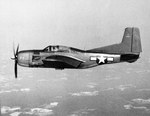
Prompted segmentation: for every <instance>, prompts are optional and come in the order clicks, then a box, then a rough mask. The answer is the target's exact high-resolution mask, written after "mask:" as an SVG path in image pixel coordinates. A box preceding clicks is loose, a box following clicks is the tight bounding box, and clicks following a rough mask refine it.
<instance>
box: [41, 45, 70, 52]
mask: <svg viewBox="0 0 150 116" xmlns="http://www.w3.org/2000/svg"><path fill="white" fill-rule="evenodd" d="M44 51H45V52H65V51H69V50H68V48H67V47H64V46H48V47H46V48H45V49H44Z"/></svg>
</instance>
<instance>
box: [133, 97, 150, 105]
mask: <svg viewBox="0 0 150 116" xmlns="http://www.w3.org/2000/svg"><path fill="white" fill-rule="evenodd" d="M132 101H133V102H135V103H138V104H150V99H141V98H137V99H133V100H132Z"/></svg>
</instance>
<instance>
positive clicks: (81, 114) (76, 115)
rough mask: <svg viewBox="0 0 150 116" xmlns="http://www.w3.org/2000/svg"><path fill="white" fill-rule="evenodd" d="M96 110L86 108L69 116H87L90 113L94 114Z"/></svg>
mask: <svg viewBox="0 0 150 116" xmlns="http://www.w3.org/2000/svg"><path fill="white" fill-rule="evenodd" d="M94 111H95V109H90V108H84V109H80V110H77V111H75V112H72V114H70V115H69V116H84V115H85V116H87V115H88V114H89V112H94Z"/></svg>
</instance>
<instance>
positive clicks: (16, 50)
mask: <svg viewBox="0 0 150 116" xmlns="http://www.w3.org/2000/svg"><path fill="white" fill-rule="evenodd" d="M18 50H19V44H18V46H17V49H16V53H15V56H16V57H17V55H18Z"/></svg>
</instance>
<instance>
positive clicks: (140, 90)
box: [137, 89, 150, 92]
mask: <svg viewBox="0 0 150 116" xmlns="http://www.w3.org/2000/svg"><path fill="white" fill-rule="evenodd" d="M137 91H139V92H142V91H150V89H138V90H137Z"/></svg>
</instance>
